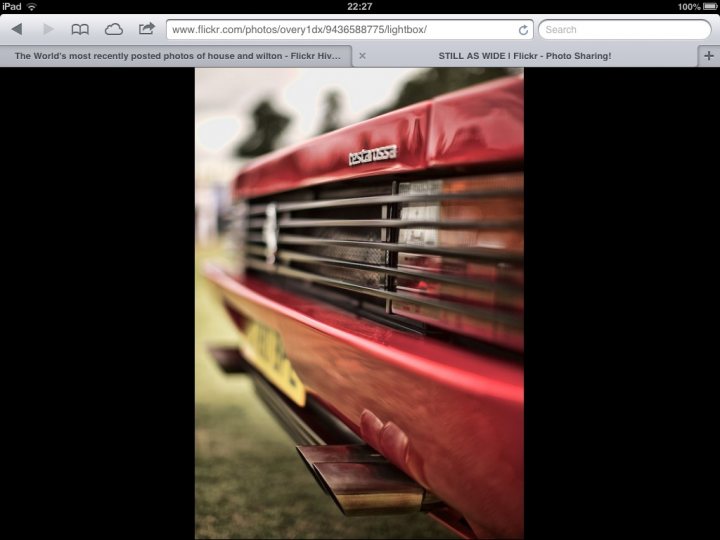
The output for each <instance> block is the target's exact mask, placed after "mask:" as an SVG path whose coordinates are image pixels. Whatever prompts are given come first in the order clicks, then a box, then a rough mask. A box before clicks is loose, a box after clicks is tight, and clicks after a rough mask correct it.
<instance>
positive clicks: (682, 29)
mask: <svg viewBox="0 0 720 540" xmlns="http://www.w3.org/2000/svg"><path fill="white" fill-rule="evenodd" d="M710 32H711V27H710V23H708V22H707V21H705V20H702V19H676V20H667V19H658V20H647V19H644V20H629V19H622V20H583V19H577V20H552V19H548V20H544V21H542V22H541V23H540V26H539V33H540V36H541V37H543V38H545V39H598V40H599V39H661V40H667V39H706V38H707V37H709V36H710Z"/></svg>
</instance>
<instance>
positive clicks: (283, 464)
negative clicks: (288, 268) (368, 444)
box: [195, 247, 455, 538]
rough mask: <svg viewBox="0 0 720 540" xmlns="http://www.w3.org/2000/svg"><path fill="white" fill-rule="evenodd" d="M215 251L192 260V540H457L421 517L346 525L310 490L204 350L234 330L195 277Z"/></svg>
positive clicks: (248, 389)
mask: <svg viewBox="0 0 720 540" xmlns="http://www.w3.org/2000/svg"><path fill="white" fill-rule="evenodd" d="M222 258H223V251H222V250H221V249H220V248H219V247H212V248H198V249H196V254H195V274H196V275H195V535H196V537H197V538H455V536H454V535H453V534H452V533H450V532H449V531H447V530H446V529H445V528H444V527H442V526H441V525H439V524H437V523H435V522H434V521H433V520H432V519H430V518H429V517H427V516H425V515H422V514H413V515H407V516H392V517H354V518H346V517H344V516H343V515H342V514H341V513H340V510H338V509H337V508H336V506H335V505H334V504H333V502H332V501H331V500H330V498H329V497H327V496H326V495H324V494H323V493H322V491H321V490H320V488H319V487H318V486H317V485H316V484H315V481H314V480H313V479H312V477H311V476H310V474H309V473H308V471H307V469H306V468H305V466H304V465H303V464H302V463H301V461H300V459H299V458H298V456H297V454H296V452H295V448H294V444H293V442H292V440H291V439H290V438H289V437H288V436H287V435H286V434H285V432H283V431H282V430H281V429H280V427H278V426H277V424H276V423H275V420H274V419H273V418H272V417H271V416H270V414H269V413H268V412H267V411H266V410H265V409H264V407H263V405H262V403H261V402H260V401H259V400H258V398H257V397H256V396H255V394H254V392H253V389H252V384H251V383H250V381H249V380H247V379H246V378H245V377H244V376H242V375H234V376H226V375H224V374H222V372H221V371H220V370H219V369H218V368H216V367H215V365H214V363H213V362H212V360H211V359H210V357H209V355H208V354H207V353H206V352H205V348H204V347H205V344H206V343H208V342H214V343H234V340H235V331H234V329H233V326H232V324H231V323H230V321H229V319H227V317H226V316H225V314H224V312H223V310H222V308H221V307H220V305H219V303H218V301H217V298H216V297H215V296H214V293H213V292H212V289H211V288H210V287H209V285H208V284H207V283H206V282H205V281H204V280H203V278H202V277H201V276H200V269H201V267H202V264H203V262H204V261H205V260H208V259H213V260H219V259H222Z"/></svg>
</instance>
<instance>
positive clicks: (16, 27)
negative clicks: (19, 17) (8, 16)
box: [12, 23, 22, 36]
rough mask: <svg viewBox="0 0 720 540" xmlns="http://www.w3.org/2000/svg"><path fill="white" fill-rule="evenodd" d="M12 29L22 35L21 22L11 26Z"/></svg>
mask: <svg viewBox="0 0 720 540" xmlns="http://www.w3.org/2000/svg"><path fill="white" fill-rule="evenodd" d="M12 31H13V32H17V33H18V34H20V35H21V36H22V23H20V24H18V25H17V26H13V27H12Z"/></svg>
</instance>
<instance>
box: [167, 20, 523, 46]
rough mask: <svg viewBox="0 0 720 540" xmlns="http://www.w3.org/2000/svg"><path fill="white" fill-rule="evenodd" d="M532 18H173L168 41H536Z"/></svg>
mask: <svg viewBox="0 0 720 540" xmlns="http://www.w3.org/2000/svg"><path fill="white" fill-rule="evenodd" d="M532 37H533V22H532V20H529V19H509V20H508V19H504V20H477V19H476V20H437V19H435V20H421V19H408V20H398V19H393V20H388V19H384V20H369V19H315V20H309V19H303V20H298V19H295V20H277V19H263V20H261V19H168V21H167V38H168V39H188V40H190V39H192V40H198V39H202V40H206V39H212V40H263V39H269V40H273V41H276V40H286V39H287V40H324V39H338V40H356V39H372V40H381V39H423V40H426V39H443V40H446V39H462V40H467V39H532Z"/></svg>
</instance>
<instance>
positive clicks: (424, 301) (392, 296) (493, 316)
mask: <svg viewBox="0 0 720 540" xmlns="http://www.w3.org/2000/svg"><path fill="white" fill-rule="evenodd" d="M246 263H247V265H248V266H249V267H251V268H254V269H255V270H260V271H262V272H267V273H270V274H280V275H284V276H290V277H297V278H301V279H304V280H307V281H311V282H314V283H321V284H323V285H329V286H332V287H337V288H340V289H347V290H349V291H353V292H359V293H363V294H367V295H370V296H375V297H377V298H383V299H389V300H400V301H403V302H407V303H409V304H415V305H423V306H429V307H433V308H439V309H444V310H447V311H453V312H456V313H461V314H464V315H469V316H471V317H477V318H480V319H484V320H487V321H492V322H500V323H503V324H506V325H508V326H510V327H512V328H516V329H522V327H523V318H522V315H515V314H510V313H503V312H500V311H498V310H494V309H482V308H479V307H475V306H470V305H467V304H462V303H459V302H445V301H442V300H436V299H431V298H423V297H421V296H419V295H413V294H407V293H401V292H390V291H384V290H380V289H373V288H370V287H363V286H362V285H354V284H352V283H348V282H345V281H341V280H339V279H333V278H328V277H325V276H318V275H316V274H312V273H310V272H303V271H302V270H296V269H294V268H289V267H287V266H278V265H274V264H267V263H266V262H263V261H261V260H258V259H247V261H246Z"/></svg>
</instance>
